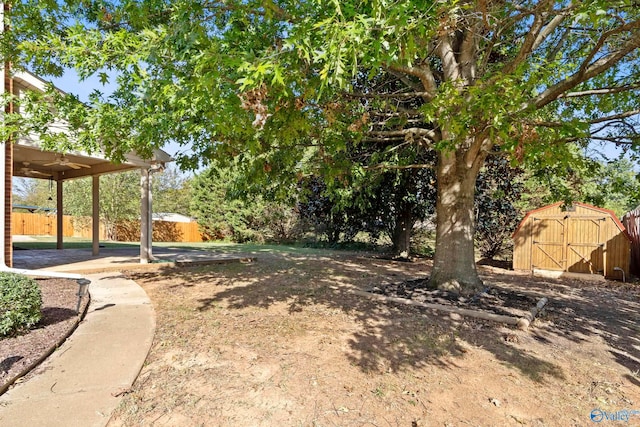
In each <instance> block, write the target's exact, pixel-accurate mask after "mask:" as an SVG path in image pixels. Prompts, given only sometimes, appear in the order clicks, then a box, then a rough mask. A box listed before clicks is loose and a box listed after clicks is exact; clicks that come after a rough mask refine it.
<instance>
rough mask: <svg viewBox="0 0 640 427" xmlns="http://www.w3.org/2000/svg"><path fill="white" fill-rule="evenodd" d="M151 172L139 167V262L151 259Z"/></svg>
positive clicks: (144, 262)
mask: <svg viewBox="0 0 640 427" xmlns="http://www.w3.org/2000/svg"><path fill="white" fill-rule="evenodd" d="M152 232H153V229H152V222H151V173H150V171H149V169H140V263H141V264H148V263H150V262H151V261H153V255H152V254H151V236H152Z"/></svg>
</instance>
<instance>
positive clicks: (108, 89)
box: [45, 69, 185, 156]
mask: <svg viewBox="0 0 640 427" xmlns="http://www.w3.org/2000/svg"><path fill="white" fill-rule="evenodd" d="M107 74H110V76H111V78H110V81H109V83H107V84H106V85H103V84H102V83H100V80H99V78H98V76H97V75H93V76H91V77H89V78H87V79H85V80H83V81H81V80H80V78H79V77H78V74H77V73H76V72H75V71H74V70H70V69H69V70H67V71H66V72H65V74H64V76H62V77H56V78H52V77H46V78H45V80H49V81H51V82H52V83H53V84H54V85H55V86H56V87H57V88H58V89H61V90H63V91H64V92H66V93H71V94H74V95H77V96H78V97H79V98H80V101H82V102H88V101H89V95H90V94H91V93H92V92H93V91H94V90H96V89H98V90H99V91H100V92H102V93H103V94H105V95H109V94H111V93H112V92H113V91H114V90H115V89H116V84H115V77H114V75H113V74H112V73H108V72H107ZM163 150H164V151H166V152H167V153H169V154H170V155H171V156H173V155H175V154H176V153H177V152H178V151H185V148H184V147H180V146H179V145H178V144H175V143H168V144H167V145H166V146H165V147H163Z"/></svg>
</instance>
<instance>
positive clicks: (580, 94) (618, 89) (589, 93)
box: [558, 83, 640, 99]
mask: <svg viewBox="0 0 640 427" xmlns="http://www.w3.org/2000/svg"><path fill="white" fill-rule="evenodd" d="M635 89H640V83H635V84H630V85H625V86H619V87H604V88H600V89H590V90H582V91H578V92H568V93H563V94H561V95H560V96H558V98H559V99H560V98H579V97H583V96H592V95H608V94H613V93H620V92H627V91H630V90H635Z"/></svg>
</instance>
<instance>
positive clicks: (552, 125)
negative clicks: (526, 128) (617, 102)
mask: <svg viewBox="0 0 640 427" xmlns="http://www.w3.org/2000/svg"><path fill="white" fill-rule="evenodd" d="M635 115H640V109H636V110H630V111H625V112H624V113H619V114H612V115H610V116H604V117H598V118H597V119H591V120H581V121H580V122H581V123H585V124H589V125H595V124H598V123H604V122H608V121H612V120H620V119H626V118H629V117H633V116H635ZM528 124H530V125H533V126H541V127H548V128H561V127H563V126H566V123H565V122H550V121H534V122H530V123H528Z"/></svg>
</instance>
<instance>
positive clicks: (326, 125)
mask: <svg viewBox="0 0 640 427" xmlns="http://www.w3.org/2000/svg"><path fill="white" fill-rule="evenodd" d="M639 14H640V11H639V10H638V8H637V4H636V2H635V1H633V0H613V1H605V0H588V1H580V2H572V1H569V0H560V1H550V0H521V1H516V2H498V1H491V0H477V1H474V0H448V1H411V2H388V1H385V0H372V1H352V0H346V1H340V2H336V1H326V0H316V1H292V0H264V1H257V0H256V1H254V0H249V1H247V0H229V1H224V2H217V1H210V2H201V1H194V0H177V1H158V0H118V1H111V2H110V1H106V0H94V1H92V0H69V1H65V2H57V1H34V0H24V1H15V2H12V4H11V11H10V13H9V19H10V25H11V31H9V32H5V33H4V34H3V39H2V47H3V52H4V54H5V59H7V60H10V61H11V62H12V63H13V64H14V65H15V66H17V67H20V66H27V67H31V68H32V70H33V71H35V72H36V73H38V74H41V75H46V74H59V73H61V72H62V71H63V69H64V67H73V68H75V69H76V70H77V71H78V73H79V74H80V75H81V76H88V75H91V74H96V73H97V74H100V75H101V76H103V78H105V79H107V78H108V75H107V74H106V73H104V70H116V71H117V75H118V77H117V84H118V89H117V90H116V91H115V92H114V93H113V94H112V95H110V96H106V97H105V96H103V95H101V94H100V93H97V92H96V93H95V94H94V96H92V98H91V107H92V108H90V109H84V108H77V107H75V100H74V99H73V97H64V96H58V97H57V99H56V103H57V104H58V110H57V111H58V112H60V113H61V114H65V115H66V116H67V118H68V120H69V121H70V123H71V124H72V129H73V130H74V133H75V135H74V136H75V137H76V140H77V141H79V142H80V143H81V144H83V146H84V147H85V148H86V147H87V146H91V144H93V146H94V147H95V146H98V145H99V146H102V147H104V148H106V150H107V152H108V153H109V154H110V155H112V156H113V157H115V158H119V157H120V156H121V155H122V154H123V153H125V152H127V151H131V150H136V151H138V152H139V153H141V154H145V153H146V154H149V153H150V150H151V149H152V148H158V147H161V146H162V145H163V144H164V143H166V141H169V140H171V141H175V142H177V143H179V144H182V145H185V146H188V147H190V149H191V151H189V152H188V154H184V155H183V156H181V157H180V158H179V159H178V160H179V161H180V163H181V164H182V165H184V166H195V164H197V163H200V162H208V161H210V160H211V159H216V161H221V160H224V159H234V161H236V162H239V164H243V165H244V166H245V170H246V173H247V176H248V177H256V178H259V179H262V181H263V182H264V183H267V184H270V185H271V189H272V190H273V191H274V192H277V191H278V189H279V188H285V187H281V186H280V185H279V183H280V182H286V181H287V180H288V181H290V182H292V181H296V180H298V179H299V178H300V176H304V175H307V174H309V173H311V172H315V173H318V172H319V173H322V174H323V175H324V176H332V177H336V178H337V179H345V176H347V175H349V174H356V175H357V174H358V173H359V172H358V171H359V170H360V171H361V170H362V169H363V168H401V169H411V168H418V167H424V166H429V165H423V164H417V163H412V162H411V161H410V160H409V159H408V158H407V157H406V156H396V153H397V152H399V149H400V148H402V147H404V146H407V145H412V146H414V147H416V149H418V150H420V149H424V150H429V149H433V148H435V149H436V150H437V151H438V153H439V156H438V161H437V165H436V166H435V169H436V176H437V185H438V198H437V203H436V211H437V232H436V255H435V261H434V269H433V273H432V276H431V282H432V284H433V285H436V286H439V287H441V288H445V289H454V290H458V291H461V292H472V291H474V290H475V289H477V288H479V286H480V280H479V278H478V275H477V272H476V269H475V263H474V261H475V260H474V247H473V235H474V209H473V206H474V185H475V181H476V177H477V175H478V173H479V171H480V169H481V167H482V165H483V164H484V161H485V159H486V157H487V156H488V155H489V154H490V153H491V152H493V151H494V150H496V149H498V148H499V150H500V152H502V153H506V155H507V156H509V158H510V159H511V160H512V161H513V162H516V163H517V162H521V163H527V164H531V165H532V166H533V167H536V168H538V169H542V168H544V167H548V166H557V165H558V164H564V165H570V164H571V163H572V162H573V161H574V160H575V158H576V156H575V155H573V154H574V153H575V150H574V151H572V150H571V149H570V148H569V147H570V146H571V144H576V143H586V142H587V141H589V140H593V139H597V140H601V141H607V142H612V143H618V144H627V145H629V146H635V145H636V144H637V143H638V113H639V111H640V105H639V103H640V101H639V100H640V96H638V95H639V89H640V79H639V76H640V69H639V66H640V61H639V59H638V54H639V49H638V48H639V47H640V20H639V19H638V18H639ZM380 76H383V78H381V77H380ZM363 81H364V82H366V83H367V84H362V82H363ZM390 81H391V82H392V84H390ZM24 108H27V107H26V106H25V107H24ZM46 116H47V114H39V115H38V114H33V115H32V116H31V118H30V120H29V121H30V123H31V126H30V127H29V126H27V123H26V121H25V120H23V121H22V122H19V121H16V122H15V123H16V125H15V126H13V127H11V126H8V127H7V128H6V130H7V131H8V132H18V131H23V132H24V131H25V130H26V129H29V130H30V131H34V130H42V129H44V128H43V127H42V125H40V127H38V126H37V123H36V124H34V122H37V119H41V120H45V119H47V117H46ZM8 123H9V124H10V125H11V123H13V122H11V121H8ZM348 142H353V143H356V144H362V145H366V146H368V147H372V148H375V150H374V151H375V152H376V153H377V154H376V155H372V156H371V157H370V158H369V159H368V163H367V164H362V163H361V162H358V163H351V162H349V161H348V158H347V157H345V156H344V152H345V150H346V147H347V143H348ZM51 143H52V144H56V143H59V142H58V141H56V140H55V139H52V142H51ZM431 166H433V165H431Z"/></svg>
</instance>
